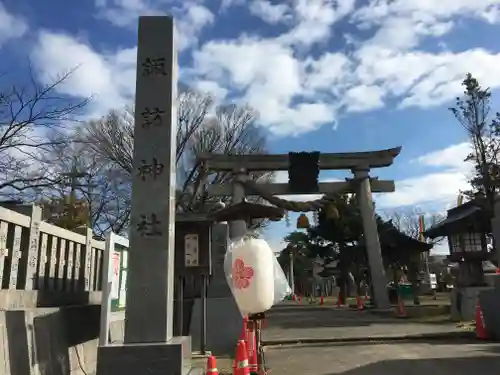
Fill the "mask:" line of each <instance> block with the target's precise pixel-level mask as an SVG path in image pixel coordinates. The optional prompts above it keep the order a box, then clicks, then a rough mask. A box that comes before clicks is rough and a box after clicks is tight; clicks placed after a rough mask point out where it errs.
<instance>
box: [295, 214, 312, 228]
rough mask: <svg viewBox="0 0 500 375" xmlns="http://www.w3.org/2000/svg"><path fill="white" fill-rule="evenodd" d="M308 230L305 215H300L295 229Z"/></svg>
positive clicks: (307, 221)
mask: <svg viewBox="0 0 500 375" xmlns="http://www.w3.org/2000/svg"><path fill="white" fill-rule="evenodd" d="M307 228H309V219H308V218H307V216H306V214H300V216H299V217H298V218H297V229H307Z"/></svg>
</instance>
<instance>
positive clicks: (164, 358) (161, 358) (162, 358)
mask: <svg viewBox="0 0 500 375" xmlns="http://www.w3.org/2000/svg"><path fill="white" fill-rule="evenodd" d="M190 372H191V338H190V337H189V336H180V337H174V338H172V340H170V341H169V342H167V343H150V344H123V345H111V346H101V347H99V348H98V350H97V372H96V374H97V375H127V374H130V375H136V374H146V373H147V374H148V375H165V374H168V375H187V374H189V373H190Z"/></svg>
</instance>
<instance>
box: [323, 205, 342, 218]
mask: <svg viewBox="0 0 500 375" xmlns="http://www.w3.org/2000/svg"><path fill="white" fill-rule="evenodd" d="M324 209H325V216H326V218H327V219H329V220H336V219H338V218H339V217H340V215H339V210H338V209H337V207H335V205H334V204H333V203H327V204H326V206H325V208H324Z"/></svg>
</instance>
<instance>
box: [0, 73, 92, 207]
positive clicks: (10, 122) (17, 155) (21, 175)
mask: <svg viewBox="0 0 500 375" xmlns="http://www.w3.org/2000/svg"><path fill="white" fill-rule="evenodd" d="M71 73H72V72H71V71H70V72H68V73H66V74H64V75H61V76H60V77H59V78H57V79H56V80H54V82H52V83H51V84H49V85H40V84H38V83H37V82H36V80H35V79H34V77H33V75H32V73H31V70H30V74H29V85H27V86H23V85H16V84H10V83H4V84H3V85H2V88H1V89H0V195H1V196H2V197H3V198H7V197H8V198H11V197H15V198H19V193H24V194H28V193H32V191H33V190H34V189H44V188H50V187H51V186H52V184H54V183H57V182H58V179H59V177H58V176H56V175H54V174H53V173H52V171H51V169H50V168H46V167H47V166H45V165H42V164H41V163H40V161H41V159H43V157H44V156H43V155H44V153H45V152H47V150H48V149H49V148H51V147H52V145H54V144H65V143H67V141H66V140H65V139H64V137H62V133H63V132H64V125H65V124H66V123H67V122H68V121H73V120H74V118H75V116H76V115H78V113H79V111H80V110H81V109H82V108H83V107H84V106H85V105H86V104H87V102H88V100H80V101H74V100H70V99H68V98H66V97H63V96H60V95H58V94H57V89H58V87H59V86H60V85H62V84H63V83H64V81H65V80H66V79H68V77H69V76H70V75H71ZM5 77H7V76H4V78H5Z"/></svg>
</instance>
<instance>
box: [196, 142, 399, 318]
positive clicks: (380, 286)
mask: <svg viewBox="0 0 500 375" xmlns="http://www.w3.org/2000/svg"><path fill="white" fill-rule="evenodd" d="M400 152H401V147H396V148H391V149H386V150H379V151H369V152H353V153H329V154H319V157H318V165H319V169H320V170H341V169H347V170H351V172H352V173H353V175H354V178H351V179H346V181H345V182H326V183H319V184H318V189H317V191H303V192H297V191H293V192H292V191H290V189H289V184H286V183H285V184H278V183H267V184H260V183H256V182H254V181H251V180H249V178H248V175H249V173H250V172H257V171H259V172H264V171H268V172H275V171H286V170H289V166H290V157H289V155H288V154H281V155H221V154H203V155H201V156H200V157H199V160H200V161H201V163H202V165H203V167H204V169H205V171H206V172H208V173H210V172H230V173H232V174H233V177H234V180H233V182H232V183H229V184H221V185H210V186H208V187H207V193H208V194H209V195H212V196H231V195H232V204H233V205H234V204H237V203H240V202H242V201H243V200H244V199H245V197H246V196H247V195H258V196H261V197H262V198H264V199H266V200H267V201H269V202H270V203H271V204H273V205H275V206H277V207H280V208H282V209H284V210H287V211H295V212H306V211H314V210H318V209H320V208H322V207H323V206H324V205H325V204H328V202H329V195H332V194H342V193H356V194H357V197H358V202H359V207H360V211H361V216H362V221H363V229H364V236H365V240H366V248H367V252H368V261H369V266H370V273H371V279H372V285H373V293H374V296H373V297H374V301H375V306H376V307H377V308H389V307H390V303H389V297H388V295H387V291H386V285H387V279H386V276H385V270H384V266H383V261H382V255H381V250H380V242H379V237H378V230H377V223H376V220H375V210H374V206H373V200H372V192H375V193H389V192H394V191H395V186H394V181H379V180H377V179H376V178H371V177H370V176H369V172H370V170H371V169H372V168H381V167H388V166H390V165H392V163H393V162H394V158H395V157H396V156H398V155H399V153H400ZM290 194H324V195H325V196H324V197H323V198H322V199H319V200H316V201H312V202H293V201H288V200H284V199H280V198H278V197H276V195H290ZM246 231H247V228H246V222H245V221H242V220H238V221H233V222H231V223H230V237H231V238H238V237H241V236H243V235H244V234H245V233H246Z"/></svg>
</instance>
